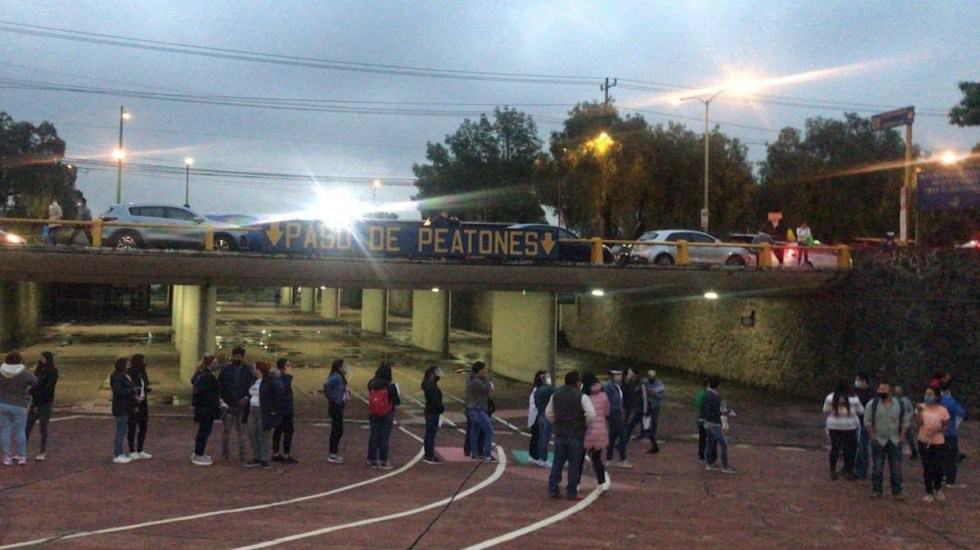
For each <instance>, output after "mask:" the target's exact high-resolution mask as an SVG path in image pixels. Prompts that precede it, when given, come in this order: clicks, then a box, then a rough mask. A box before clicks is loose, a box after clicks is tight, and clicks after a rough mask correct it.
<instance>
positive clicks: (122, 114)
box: [112, 105, 132, 204]
mask: <svg viewBox="0 0 980 550" xmlns="http://www.w3.org/2000/svg"><path fill="white" fill-rule="evenodd" d="M130 118H132V115H130V114H129V111H127V110H126V107H125V106H123V105H120V106H119V148H118V149H116V151H115V152H113V154H112V156H113V157H114V158H115V159H116V204H118V203H121V202H122V163H123V159H124V158H126V152H125V150H124V149H123V122H124V121H127V120H129V119H130Z"/></svg>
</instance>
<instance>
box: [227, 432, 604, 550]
mask: <svg viewBox="0 0 980 550" xmlns="http://www.w3.org/2000/svg"><path fill="white" fill-rule="evenodd" d="M497 456H499V457H500V462H499V463H498V464H497V468H496V469H495V470H494V472H493V474H491V475H490V476H489V477H487V478H486V479H484V480H483V481H481V482H480V483H478V484H476V485H474V486H473V487H470V488H469V489H467V490H465V491H463V492H461V493H459V494H458V495H456V497H455V498H453V497H449V498H444V499H442V500H440V501H438V502H433V503H431V504H426V505H425V506H421V507H419V508H413V509H411V510H406V511H404V512H397V513H394V514H388V515H386V516H378V517H374V518H368V519H362V520H360V521H354V522H351V523H342V524H340V525H333V526H330V527H324V528H322V529H316V530H313V531H307V532H305V533H297V534H295V535H290V536H287V537H282V538H278V539H274V540H268V541H265V542H259V543H256V544H252V545H249V546H240V547H238V548H237V549H236V550H254V549H257V548H268V547H270V546H277V545H280V544H285V543H287V542H293V541H297V540H301V539H306V538H310V537H317V536H320V535H325V534H327V533H332V532H334V531H340V530H343V529H350V528H352V527H362V526H364V525H371V524H374V523H381V522H383V521H389V520H393V519H399V518H403V517H407V516H412V515H415V514H420V513H422V512H425V511H426V510H431V509H433V508H439V507H441V506H445V505H446V504H447V503H449V501H450V500H452V501H458V500H462V499H464V498H466V497H468V496H470V495H472V494H473V493H475V492H477V491H479V490H481V489H483V488H484V487H486V486H488V485H490V484H491V483H493V482H495V481H497V480H498V479H500V476H502V475H504V470H506V469H507V455H506V453H505V452H504V449H503V447H501V446H500V445H497ZM582 502H585V501H584V500H583V501H582Z"/></svg>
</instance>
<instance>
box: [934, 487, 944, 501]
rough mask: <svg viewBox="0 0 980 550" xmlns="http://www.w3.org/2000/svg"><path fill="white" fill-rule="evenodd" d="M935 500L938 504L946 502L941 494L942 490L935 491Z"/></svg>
mask: <svg viewBox="0 0 980 550" xmlns="http://www.w3.org/2000/svg"><path fill="white" fill-rule="evenodd" d="M936 500H938V501H939V502H946V495H944V494H943V490H942V489H940V490H938V491H936Z"/></svg>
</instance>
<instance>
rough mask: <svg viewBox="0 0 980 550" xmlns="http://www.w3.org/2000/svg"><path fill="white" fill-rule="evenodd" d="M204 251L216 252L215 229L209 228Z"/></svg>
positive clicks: (205, 237)
mask: <svg viewBox="0 0 980 550" xmlns="http://www.w3.org/2000/svg"><path fill="white" fill-rule="evenodd" d="M204 250H208V251H213V250H214V228H213V227H208V228H207V230H206V231H205V232H204Z"/></svg>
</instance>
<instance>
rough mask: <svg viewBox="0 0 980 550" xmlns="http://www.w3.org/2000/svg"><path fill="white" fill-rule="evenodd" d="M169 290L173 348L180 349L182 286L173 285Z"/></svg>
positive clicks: (182, 303)
mask: <svg viewBox="0 0 980 550" xmlns="http://www.w3.org/2000/svg"><path fill="white" fill-rule="evenodd" d="M170 288H171V290H170V328H171V330H172V331H173V332H172V334H173V338H172V340H173V343H174V347H176V348H177V349H180V328H181V325H180V319H181V313H180V312H181V308H182V307H183V305H184V286H183V285H173V286H172V287H170Z"/></svg>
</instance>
